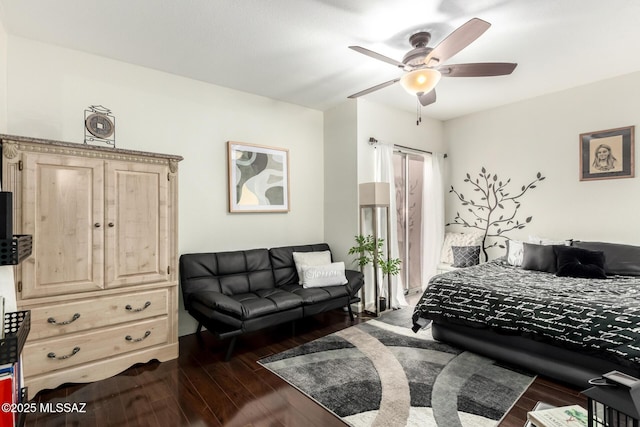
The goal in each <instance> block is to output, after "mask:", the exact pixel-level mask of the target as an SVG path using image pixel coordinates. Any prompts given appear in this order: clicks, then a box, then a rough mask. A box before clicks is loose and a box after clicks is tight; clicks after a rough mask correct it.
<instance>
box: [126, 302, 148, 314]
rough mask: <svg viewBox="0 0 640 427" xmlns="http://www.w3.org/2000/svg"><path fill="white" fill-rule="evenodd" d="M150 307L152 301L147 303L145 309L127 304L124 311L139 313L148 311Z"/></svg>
mask: <svg viewBox="0 0 640 427" xmlns="http://www.w3.org/2000/svg"><path fill="white" fill-rule="evenodd" d="M150 305H151V301H147V302H145V303H144V307H140V308H133V307H131V306H130V305H129V304H127V305H126V307H125V308H124V309H125V310H127V311H132V312H138V311H142V310H146V309H147V308H148V307H149V306H150Z"/></svg>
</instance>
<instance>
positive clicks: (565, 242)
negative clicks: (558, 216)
mask: <svg viewBox="0 0 640 427" xmlns="http://www.w3.org/2000/svg"><path fill="white" fill-rule="evenodd" d="M529 243H535V244H536V245H565V246H571V241H570V240H552V239H546V238H544V237H538V236H529Z"/></svg>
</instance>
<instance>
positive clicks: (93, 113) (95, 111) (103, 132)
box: [84, 105, 116, 147]
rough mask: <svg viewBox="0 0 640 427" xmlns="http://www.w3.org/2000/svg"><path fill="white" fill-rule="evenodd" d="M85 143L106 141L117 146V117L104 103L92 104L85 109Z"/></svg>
mask: <svg viewBox="0 0 640 427" xmlns="http://www.w3.org/2000/svg"><path fill="white" fill-rule="evenodd" d="M84 128H85V132H84V143H85V144H87V143H89V142H94V141H98V142H104V143H105V144H109V145H113V146H114V147H115V146H116V140H115V132H116V118H115V117H114V116H113V114H111V110H109V109H108V108H105V107H103V106H102V105H92V106H90V107H89V109H88V110H84Z"/></svg>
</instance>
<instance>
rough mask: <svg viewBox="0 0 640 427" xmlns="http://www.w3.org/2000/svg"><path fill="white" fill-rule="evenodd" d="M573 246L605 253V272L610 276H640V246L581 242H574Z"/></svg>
mask: <svg viewBox="0 0 640 427" xmlns="http://www.w3.org/2000/svg"><path fill="white" fill-rule="evenodd" d="M573 246H575V247H576V248H581V249H587V250H590V251H601V252H603V253H604V271H605V272H606V273H607V274H608V275H614V274H620V275H622V276H640V246H632V245H622V244H620V243H604V242H581V241H574V242H573Z"/></svg>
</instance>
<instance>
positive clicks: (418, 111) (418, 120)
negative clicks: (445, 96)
mask: <svg viewBox="0 0 640 427" xmlns="http://www.w3.org/2000/svg"><path fill="white" fill-rule="evenodd" d="M420 123H422V105H420V100H417V101H416V126H420Z"/></svg>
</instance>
